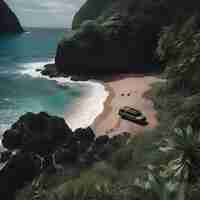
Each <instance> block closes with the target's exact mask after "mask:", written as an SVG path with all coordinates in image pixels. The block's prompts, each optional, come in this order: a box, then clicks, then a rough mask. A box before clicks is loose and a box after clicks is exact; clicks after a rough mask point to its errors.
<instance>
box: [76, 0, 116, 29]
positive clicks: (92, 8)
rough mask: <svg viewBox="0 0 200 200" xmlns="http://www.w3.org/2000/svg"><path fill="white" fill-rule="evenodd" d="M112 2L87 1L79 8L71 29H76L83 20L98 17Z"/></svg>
mask: <svg viewBox="0 0 200 200" xmlns="http://www.w3.org/2000/svg"><path fill="white" fill-rule="evenodd" d="M111 2H112V0H101V1H95V0H87V2H86V3H85V4H84V5H83V7H81V8H80V10H79V11H78V12H77V13H76V15H75V17H74V19H73V25H72V28H73V29H75V28H78V27H79V26H80V24H81V23H82V22H83V21H85V20H95V19H96V18H97V17H99V16H100V15H101V14H102V13H103V12H104V11H105V9H107V8H108V6H109V5H110V4H111Z"/></svg>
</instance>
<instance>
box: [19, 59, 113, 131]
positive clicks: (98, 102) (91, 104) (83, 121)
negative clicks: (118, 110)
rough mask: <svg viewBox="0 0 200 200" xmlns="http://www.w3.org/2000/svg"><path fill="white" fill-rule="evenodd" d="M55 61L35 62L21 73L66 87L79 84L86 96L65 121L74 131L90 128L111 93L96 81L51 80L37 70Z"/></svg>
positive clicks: (72, 107) (67, 115)
mask: <svg viewBox="0 0 200 200" xmlns="http://www.w3.org/2000/svg"><path fill="white" fill-rule="evenodd" d="M52 62H53V59H51V60H49V61H48V62H35V63H29V64H26V65H24V68H23V69H22V70H21V71H20V73H21V74H23V75H29V76H31V77H33V78H46V79H49V80H54V81H56V82H57V84H59V85H62V86H65V85H69V84H77V85H78V86H80V88H81V87H83V88H84V91H85V92H84V95H83V96H81V97H80V98H79V99H78V100H76V101H75V102H73V105H72V106H71V109H68V110H67V111H66V113H65V116H64V118H65V120H66V122H67V124H68V125H69V126H70V128H71V129H72V130H75V129H77V128H86V127H88V126H90V125H91V124H92V123H93V122H94V120H95V119H96V117H97V116H98V115H99V114H101V113H102V112H103V109H104V102H105V101H106V99H107V97H108V95H109V93H108V91H106V89H105V87H104V85H103V84H101V83H99V82H96V81H72V80H71V79H70V78H64V77H59V78H50V77H48V76H43V75H42V74H41V73H40V72H39V71H37V69H43V66H44V65H45V64H49V63H52Z"/></svg>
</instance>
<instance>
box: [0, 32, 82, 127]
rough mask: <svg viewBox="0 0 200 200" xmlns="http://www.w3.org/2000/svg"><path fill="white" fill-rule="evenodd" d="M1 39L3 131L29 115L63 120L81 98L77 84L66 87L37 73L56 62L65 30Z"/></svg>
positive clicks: (0, 116)
mask: <svg viewBox="0 0 200 200" xmlns="http://www.w3.org/2000/svg"><path fill="white" fill-rule="evenodd" d="M27 31H28V32H26V33H24V34H21V35H12V36H11V35H10V36H3V37H1V38H0V131H2V130H5V129H6V128H7V127H9V126H10V125H11V124H12V123H13V122H15V121H16V120H17V119H18V117H19V116H20V115H22V114H24V113H26V112H40V111H46V112H48V113H50V114H53V115H59V116H63V114H64V110H66V109H67V107H68V106H70V104H71V103H72V102H73V100H74V99H75V98H78V97H79V96H80V95H81V94H80V93H81V92H80V90H79V87H78V86H77V85H76V84H74V85H73V84H70V85H68V86H66V87H63V86H61V85H59V84H57V83H56V81H52V80H48V79H46V78H42V77H39V76H38V73H35V71H34V70H35V69H37V68H41V67H42V66H43V65H44V64H46V63H49V62H50V61H52V59H53V57H54V56H55V53H56V47H57V43H58V41H59V39H61V37H62V36H63V34H64V32H65V30H60V29H53V30H51V29H28V30H27Z"/></svg>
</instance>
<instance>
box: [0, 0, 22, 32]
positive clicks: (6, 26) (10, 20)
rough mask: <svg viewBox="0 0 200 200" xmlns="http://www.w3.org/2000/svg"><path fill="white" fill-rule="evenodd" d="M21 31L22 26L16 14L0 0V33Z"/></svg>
mask: <svg viewBox="0 0 200 200" xmlns="http://www.w3.org/2000/svg"><path fill="white" fill-rule="evenodd" d="M21 32H23V28H22V27H21V25H20V23H19V20H18V19H17V17H16V15H15V14H14V13H13V11H12V10H11V9H10V8H9V7H8V5H7V4H6V3H5V2H4V1H3V0H0V34H2V33H21Z"/></svg>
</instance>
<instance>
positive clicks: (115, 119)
mask: <svg viewBox="0 0 200 200" xmlns="http://www.w3.org/2000/svg"><path fill="white" fill-rule="evenodd" d="M158 81H162V80H161V79H159V78H157V77H156V76H153V75H134V74H132V75H128V76H127V75H120V76H117V77H113V78H112V80H110V81H107V82H106V83H104V84H105V86H106V88H107V90H108V91H109V97H108V98H107V100H106V102H105V105H104V111H103V112H102V113H101V114H100V115H99V116H98V117H97V118H96V120H95V122H94V123H93V124H92V126H91V127H92V129H93V130H94V131H95V133H96V135H97V136H99V135H105V134H107V135H109V136H113V135H118V134H121V133H124V132H128V133H131V134H138V133H140V132H143V131H145V130H147V129H153V128H155V127H156V126H157V125H158V120H157V117H156V115H157V113H156V110H155V109H154V105H153V102H152V101H151V100H150V99H148V98H147V97H145V93H146V92H148V91H149V90H150V89H151V84H152V83H155V82H158ZM123 106H131V107H134V108H136V109H138V110H140V111H141V112H142V113H143V114H144V115H145V116H146V117H147V121H148V123H149V124H148V125H147V126H141V125H137V124H135V123H133V122H130V121H127V120H123V119H121V118H120V116H119V115H118V112H119V109H120V108H122V107H123Z"/></svg>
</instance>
